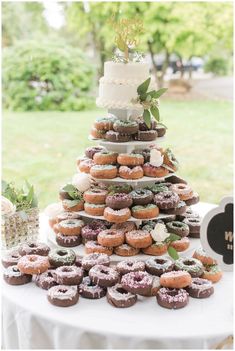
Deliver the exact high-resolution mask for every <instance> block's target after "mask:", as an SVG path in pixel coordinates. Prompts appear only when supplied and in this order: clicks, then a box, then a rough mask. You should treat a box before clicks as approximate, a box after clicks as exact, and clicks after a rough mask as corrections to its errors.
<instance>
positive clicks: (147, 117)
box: [132, 77, 167, 128]
mask: <svg viewBox="0 0 235 351" xmlns="http://www.w3.org/2000/svg"><path fill="white" fill-rule="evenodd" d="M150 81H151V78H150V77H149V78H148V79H146V80H145V81H144V82H143V83H142V84H140V85H139V86H138V88H137V93H138V97H137V99H132V103H133V104H137V103H138V104H141V105H142V106H143V108H144V113H143V119H144V121H145V123H146V125H147V126H148V127H149V128H150V127H151V116H153V117H154V118H155V119H156V120H157V121H158V122H160V112H159V101H158V99H159V98H160V96H162V95H163V94H164V93H165V92H166V91H167V88H161V89H159V90H150V91H148V89H149V84H150ZM161 124H162V123H161ZM162 125H163V124H162ZM163 126H164V125H163Z"/></svg>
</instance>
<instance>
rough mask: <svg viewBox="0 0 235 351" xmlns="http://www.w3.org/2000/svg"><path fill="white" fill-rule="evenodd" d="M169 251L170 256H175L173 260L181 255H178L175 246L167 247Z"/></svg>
mask: <svg viewBox="0 0 235 351" xmlns="http://www.w3.org/2000/svg"><path fill="white" fill-rule="evenodd" d="M167 252H168V254H169V256H170V257H171V258H173V260H178V258H179V255H178V252H177V251H176V250H175V249H174V247H172V246H169V247H168V249H167Z"/></svg>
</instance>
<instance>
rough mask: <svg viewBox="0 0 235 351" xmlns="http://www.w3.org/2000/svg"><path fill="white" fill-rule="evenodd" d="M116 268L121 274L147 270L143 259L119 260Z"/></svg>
mask: <svg viewBox="0 0 235 351" xmlns="http://www.w3.org/2000/svg"><path fill="white" fill-rule="evenodd" d="M116 270H117V271H118V272H119V273H120V274H121V275H124V274H127V273H130V272H138V271H144V270H145V263H144V262H143V261H138V260H133V259H129V260H125V261H120V262H118V264H117V266H116Z"/></svg>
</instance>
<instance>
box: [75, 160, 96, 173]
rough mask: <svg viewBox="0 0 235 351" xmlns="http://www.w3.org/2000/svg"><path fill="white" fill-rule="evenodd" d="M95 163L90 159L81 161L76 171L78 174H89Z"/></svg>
mask: <svg viewBox="0 0 235 351" xmlns="http://www.w3.org/2000/svg"><path fill="white" fill-rule="evenodd" d="M94 164H95V162H94V161H93V160H91V159H87V160H82V161H80V163H79V165H78V169H79V171H80V172H84V173H87V174H88V173H90V170H91V168H92V166H94Z"/></svg>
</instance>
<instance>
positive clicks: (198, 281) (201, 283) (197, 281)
mask: <svg viewBox="0 0 235 351" xmlns="http://www.w3.org/2000/svg"><path fill="white" fill-rule="evenodd" d="M193 284H195V285H206V284H207V283H206V282H204V281H203V280H196V281H194V282H193Z"/></svg>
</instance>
